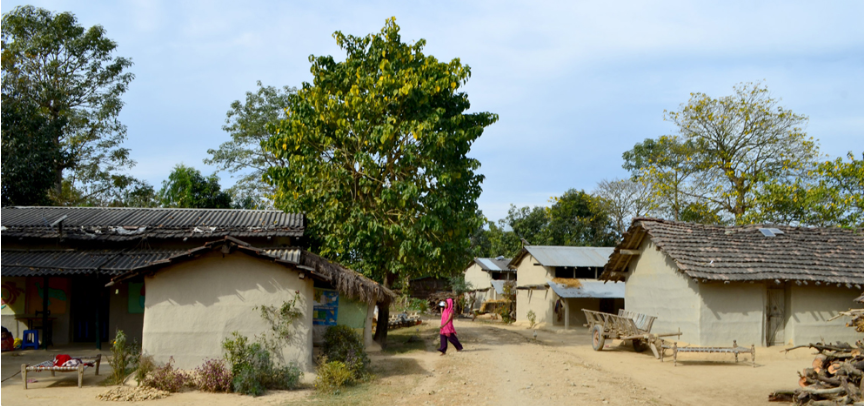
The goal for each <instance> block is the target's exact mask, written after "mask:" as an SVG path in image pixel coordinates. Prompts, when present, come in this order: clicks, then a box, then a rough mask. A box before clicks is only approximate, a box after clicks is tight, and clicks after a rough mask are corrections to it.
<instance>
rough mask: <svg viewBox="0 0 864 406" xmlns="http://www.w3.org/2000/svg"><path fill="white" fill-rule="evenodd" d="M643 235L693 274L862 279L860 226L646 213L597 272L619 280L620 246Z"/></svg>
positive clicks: (635, 244) (632, 245)
mask: <svg viewBox="0 0 864 406" xmlns="http://www.w3.org/2000/svg"><path fill="white" fill-rule="evenodd" d="M772 229H773V230H776V231H774V232H771V231H770V230H772ZM778 231H779V232H778ZM766 234H768V235H766ZM646 237H650V238H651V241H652V242H653V243H654V244H655V245H656V246H657V247H658V248H659V249H660V250H661V251H662V252H664V253H665V254H666V255H668V256H669V257H670V258H671V259H672V260H674V261H675V263H676V264H677V266H678V269H680V270H681V271H682V272H684V273H685V274H686V275H687V276H690V277H691V278H694V279H698V280H708V281H760V280H777V281H784V282H785V281H797V282H802V283H803V282H819V283H837V284H850V285H851V284H864V232H862V231H861V230H847V229H842V228H837V227H791V226H773V225H771V226H756V225H753V226H740V227H723V226H710V225H702V224H693V223H683V222H675V221H669V220H657V219H647V218H638V219H634V220H633V223H632V225H631V226H630V229H629V230H628V231H627V233H625V234H624V240H623V241H622V242H621V243H620V244H618V246H617V247H615V252H614V253H613V254H612V256H611V257H610V258H609V262H608V263H607V264H606V266H605V269H604V272H603V275H602V277H601V278H603V279H607V280H623V277H624V275H625V273H626V271H627V264H628V262H629V261H630V259H631V258H633V255H629V254H632V252H622V250H625V251H627V250H638V249H639V247H640V246H641V245H642V241H643V240H644V238H646Z"/></svg>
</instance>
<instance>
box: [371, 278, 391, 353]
mask: <svg viewBox="0 0 864 406" xmlns="http://www.w3.org/2000/svg"><path fill="white" fill-rule="evenodd" d="M395 280H396V274H395V273H392V272H387V273H386V274H385V276H384V287H385V288H388V289H390V287H391V286H392V285H393V282H394V281H395ZM389 327H390V302H389V301H388V302H378V326H377V327H376V328H375V336H374V337H373V339H374V340H375V342H377V343H378V344H379V345H381V348H386V347H387V329H388V328H389Z"/></svg>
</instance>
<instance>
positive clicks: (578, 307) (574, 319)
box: [509, 245, 624, 328]
mask: <svg viewBox="0 0 864 406" xmlns="http://www.w3.org/2000/svg"><path fill="white" fill-rule="evenodd" d="M613 250H614V248H612V247H559V246H541V245H526V246H525V247H524V248H522V251H521V252H520V253H519V255H517V256H516V257H515V258H513V260H512V261H510V264H509V267H510V268H512V269H515V270H516V292H517V293H516V323H518V324H520V325H526V324H529V323H530V322H529V321H528V312H530V311H533V312H534V315H535V321H536V323H537V324H538V325H539V327H541V328H542V327H546V326H561V327H564V328H570V327H571V326H578V327H581V326H582V324H584V323H585V322H586V320H585V314H584V313H583V312H582V309H589V310H599V311H603V312H609V313H616V314H617V313H618V309H622V308H624V284H623V283H604V282H603V281H600V280H598V278H599V276H600V274H601V273H602V272H603V266H604V265H605V264H606V262H607V261H608V259H609V255H610V254H611V253H612V251H613Z"/></svg>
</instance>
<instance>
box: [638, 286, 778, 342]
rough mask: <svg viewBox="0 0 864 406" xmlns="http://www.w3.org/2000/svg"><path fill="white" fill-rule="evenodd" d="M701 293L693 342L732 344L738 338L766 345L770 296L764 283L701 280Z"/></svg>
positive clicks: (742, 340)
mask: <svg viewBox="0 0 864 406" xmlns="http://www.w3.org/2000/svg"><path fill="white" fill-rule="evenodd" d="M699 293H700V297H701V303H700V309H699V331H700V332H699V338H698V339H697V340H696V341H693V342H692V343H694V344H695V343H698V344H699V345H707V346H724V347H729V346H731V345H732V341H733V340H737V341H738V344H739V345H743V346H748V347H749V346H750V345H751V344H755V345H757V346H758V345H764V344H765V332H764V331H765V329H764V328H763V326H764V323H765V309H766V308H767V296H766V290H765V285H764V284H762V283H731V284H728V285H727V284H723V283H713V282H712V283H701V284H699ZM655 325H656V323H655ZM657 331H659V330H657ZM682 340H683V341H686V340H685V339H683V338H682ZM688 342H689V341H688Z"/></svg>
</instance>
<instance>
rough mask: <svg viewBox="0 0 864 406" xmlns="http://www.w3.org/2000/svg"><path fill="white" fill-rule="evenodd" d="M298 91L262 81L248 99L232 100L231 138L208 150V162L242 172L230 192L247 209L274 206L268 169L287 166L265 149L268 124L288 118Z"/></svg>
mask: <svg viewBox="0 0 864 406" xmlns="http://www.w3.org/2000/svg"><path fill="white" fill-rule="evenodd" d="M296 92H297V89H296V88H293V87H288V86H285V87H283V88H281V89H279V88H276V87H273V86H263V85H262V84H261V82H260V81H259V82H258V91H257V92H255V93H253V92H246V100H245V102H242V103H241V102H240V100H235V101H234V102H233V103H231V109H230V110H228V114H227V118H226V119H225V125H224V126H222V129H223V130H225V131H226V132H228V134H229V135H230V136H231V141H228V142H225V143H223V144H222V145H220V146H219V148H218V149H208V150H207V153H208V154H210V158H208V159H205V160H204V163H205V164H207V165H215V166H216V168H217V170H220V171H228V172H230V173H232V174H234V173H238V172H240V173H241V174H240V175H239V178H238V179H237V182H236V183H235V184H234V186H232V187H231V188H229V189H228V190H227V192H228V193H230V194H231V195H232V196H234V200H235V201H238V202H243V203H245V204H244V206H246V207H247V208H262V209H263V208H270V207H272V200H273V198H272V196H273V194H274V192H275V188H274V187H273V186H272V185H271V184H269V183H267V182H265V181H264V173H265V172H266V171H267V168H270V167H273V166H276V167H281V166H284V165H285V161H284V160H283V159H281V158H279V157H277V156H276V155H274V154H273V153H271V152H268V151H267V150H266V149H265V148H264V142H265V141H267V140H268V139H269V138H270V133H269V132H268V131H267V126H268V125H271V126H272V125H275V124H277V123H278V122H279V121H280V120H283V119H285V117H286V116H285V109H286V108H287V107H288V96H289V95H291V94H294V93H296Z"/></svg>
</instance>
